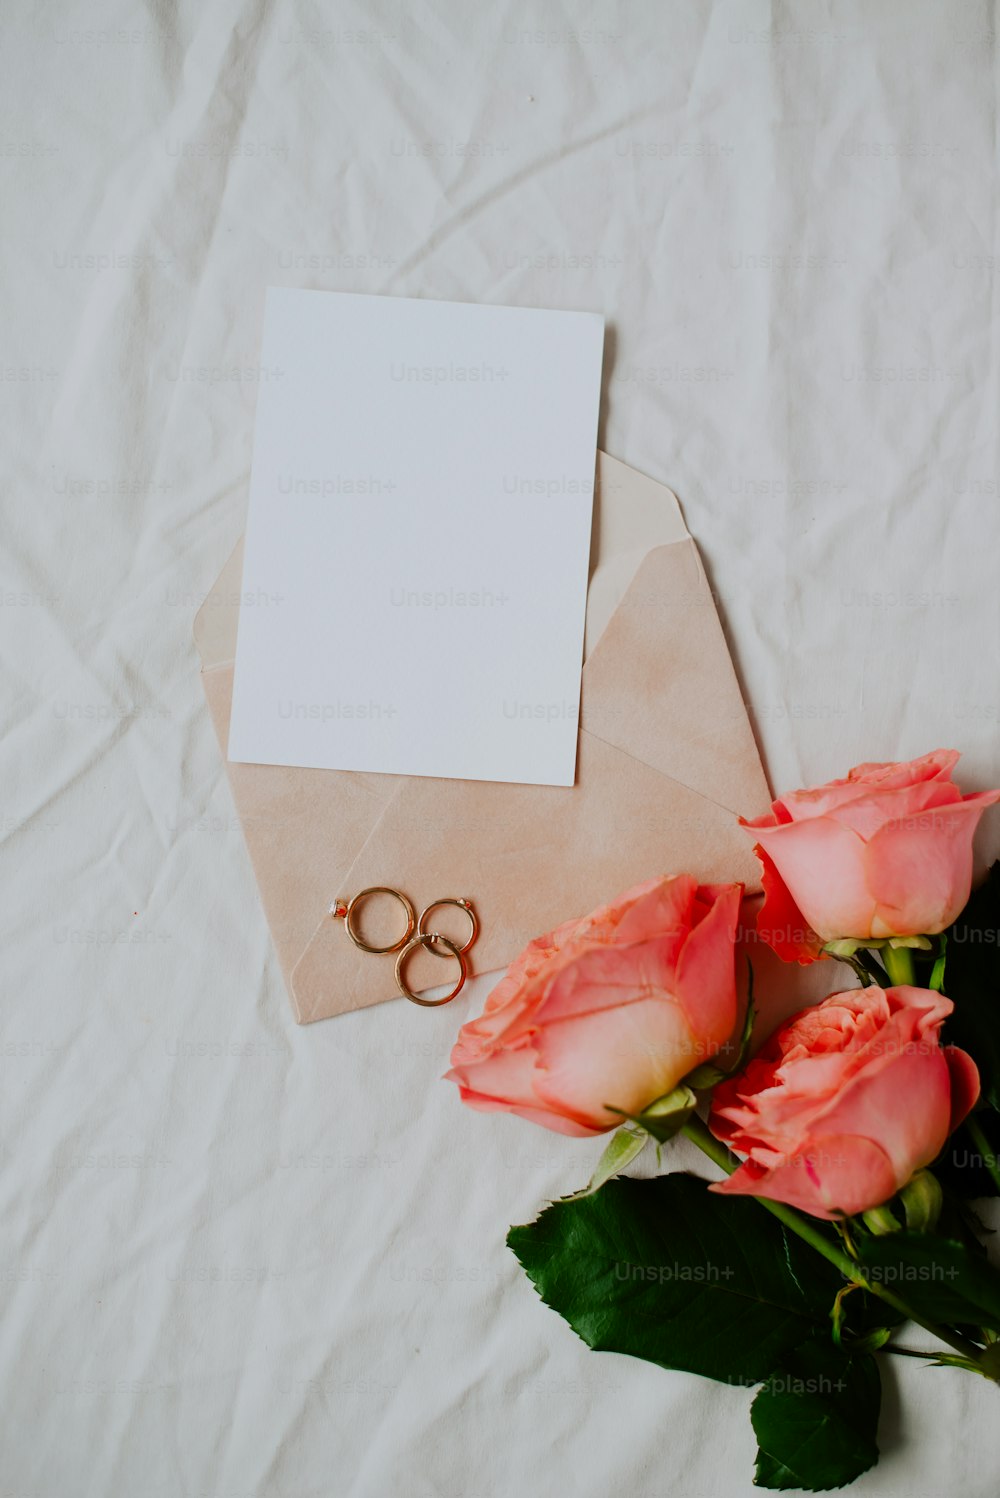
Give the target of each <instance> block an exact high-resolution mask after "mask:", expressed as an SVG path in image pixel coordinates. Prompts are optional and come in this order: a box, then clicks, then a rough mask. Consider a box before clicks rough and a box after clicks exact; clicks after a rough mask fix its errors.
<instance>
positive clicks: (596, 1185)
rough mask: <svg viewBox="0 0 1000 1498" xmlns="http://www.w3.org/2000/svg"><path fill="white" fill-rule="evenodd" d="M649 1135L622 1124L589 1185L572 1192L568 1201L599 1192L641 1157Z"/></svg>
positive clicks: (634, 1126)
mask: <svg viewBox="0 0 1000 1498" xmlns="http://www.w3.org/2000/svg"><path fill="white" fill-rule="evenodd" d="M649 1137H650V1136H649V1135H648V1134H647V1132H646V1130H645V1129H640V1128H639V1127H638V1126H637V1125H636V1124H632V1123H627V1124H622V1126H621V1128H620V1129H616V1130H615V1132H614V1133H613V1134H612V1136H611V1138H610V1139H609V1140H608V1143H607V1146H606V1148H605V1150H604V1153H603V1155H602V1156H601V1158H600V1159H599V1160H598V1162H597V1168H596V1169H595V1171H594V1174H593V1175H592V1176H591V1178H590V1181H589V1183H588V1184H587V1185H586V1186H585V1187H584V1188H583V1190H582V1191H574V1193H573V1195H572V1196H571V1197H567V1198H566V1199H567V1200H568V1201H578V1200H579V1199H580V1198H581V1197H584V1196H591V1195H592V1194H593V1193H594V1192H595V1191H600V1189H601V1187H602V1186H603V1185H604V1184H605V1182H607V1181H610V1180H611V1178H612V1176H616V1175H617V1174H618V1173H619V1171H622V1170H624V1169H625V1167H626V1165H630V1164H631V1163H632V1161H633V1160H634V1159H635V1158H636V1156H637V1155H641V1154H642V1152H643V1150H644V1149H645V1148H646V1145H647V1144H648V1143H649Z"/></svg>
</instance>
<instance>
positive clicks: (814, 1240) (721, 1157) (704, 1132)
mask: <svg viewBox="0 0 1000 1498" xmlns="http://www.w3.org/2000/svg"><path fill="white" fill-rule="evenodd" d="M682 1132H683V1133H684V1134H686V1135H687V1137H688V1139H690V1140H691V1142H692V1144H696V1145H697V1146H698V1148H699V1149H700V1150H702V1151H703V1152H704V1154H706V1155H707V1156H708V1158H709V1159H710V1160H713V1161H714V1162H715V1164H716V1165H718V1166H719V1167H720V1169H722V1170H724V1171H725V1172H726V1174H727V1175H732V1173H733V1171H734V1170H736V1169H737V1167H738V1166H739V1164H740V1161H739V1160H737V1158H736V1156H735V1155H731V1154H730V1152H729V1150H727V1149H726V1146H725V1145H724V1144H720V1142H719V1141H718V1140H717V1139H716V1138H715V1136H714V1135H713V1134H710V1133H709V1130H708V1126H707V1124H705V1123H703V1122H702V1120H701V1119H700V1118H698V1117H697V1116H695V1117H693V1118H691V1119H690V1120H689V1121H688V1123H687V1124H685V1126H684V1129H683V1131H682ZM754 1201H756V1202H759V1203H760V1205H761V1206H762V1207H765V1208H766V1209H767V1211H768V1212H770V1213H771V1215H772V1216H773V1217H777V1219H778V1221H779V1222H783V1223H784V1225H785V1227H787V1228H789V1229H790V1230H791V1231H792V1232H793V1233H795V1234H797V1236H798V1237H799V1238H801V1239H803V1241H804V1242H806V1243H808V1244H809V1245H810V1246H811V1247H812V1248H814V1249H815V1250H816V1252H817V1253H820V1254H822V1255H823V1257H824V1259H829V1261H830V1263H831V1264H833V1265H835V1266H836V1268H837V1269H839V1270H840V1272H841V1274H842V1275H843V1276H844V1278H845V1279H846V1280H847V1281H849V1282H850V1283H851V1284H858V1283H860V1284H862V1285H863V1287H864V1289H866V1290H870V1291H871V1293H872V1294H873V1295H877V1296H878V1298H879V1299H880V1300H884V1301H885V1302H886V1304H887V1305H890V1306H892V1307H893V1308H894V1309H895V1310H897V1311H898V1312H899V1313H900V1315H901V1316H905V1317H906V1319H907V1320H908V1321H915V1322H916V1324H917V1325H918V1326H922V1327H923V1328H924V1330H925V1331H928V1332H930V1333H931V1335H932V1336H934V1337H937V1338H939V1340H940V1341H942V1342H947V1344H948V1346H949V1347H953V1348H954V1349H955V1351H956V1352H960V1353H961V1354H962V1356H963V1357H966V1358H972V1359H973V1360H976V1359H978V1358H980V1357H981V1356H982V1351H983V1349H982V1348H981V1347H977V1346H976V1344H975V1342H970V1341H968V1340H967V1339H966V1338H965V1337H962V1336H960V1335H959V1334H958V1332H952V1331H949V1330H948V1328H947V1327H943V1326H938V1325H937V1324H936V1323H935V1322H933V1321H925V1320H924V1318H923V1317H922V1316H918V1315H917V1313H916V1311H914V1310H913V1309H912V1307H911V1306H908V1305H907V1303H906V1301H905V1300H903V1299H902V1297H901V1296H899V1295H896V1294H895V1293H894V1292H893V1291H892V1290H888V1289H886V1287H885V1285H883V1284H880V1283H879V1282H878V1281H875V1280H872V1281H870V1280H861V1281H859V1280H858V1265H857V1264H855V1262H854V1260H853V1259H851V1258H850V1257H849V1256H848V1255H847V1254H846V1253H844V1251H843V1250H842V1249H839V1248H837V1247H836V1245H835V1244H833V1243H830V1242H829V1240H828V1239H826V1238H825V1237H824V1236H823V1234H822V1233H821V1232H820V1231H819V1230H818V1229H817V1228H814V1227H813V1225H812V1223H811V1222H810V1221H809V1219H808V1218H806V1217H802V1216H801V1215H800V1214H799V1213H798V1212H796V1211H795V1209H794V1207H786V1206H785V1204H784V1202H772V1201H768V1200H767V1198H766V1197H763V1196H755V1197H754Z"/></svg>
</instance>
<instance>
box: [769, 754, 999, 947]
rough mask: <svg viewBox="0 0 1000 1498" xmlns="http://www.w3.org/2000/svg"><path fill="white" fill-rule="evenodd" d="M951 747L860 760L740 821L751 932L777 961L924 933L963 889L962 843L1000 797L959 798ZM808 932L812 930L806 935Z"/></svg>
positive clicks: (967, 864) (937, 926) (968, 844)
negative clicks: (748, 867)
mask: <svg viewBox="0 0 1000 1498" xmlns="http://www.w3.org/2000/svg"><path fill="white" fill-rule="evenodd" d="M957 761H958V752H957V750H954V749H938V750H935V752H934V753H933V754H925V755H924V756H923V758H922V759H915V760H911V761H910V762H909V763H908V764H899V765H896V764H879V765H876V764H871V765H858V766H857V768H856V769H854V770H851V772H850V774H849V775H848V776H847V779H846V780H831V781H830V783H829V785H823V786H818V787H816V788H814V789H813V790H805V791H792V792H791V794H790V795H787V796H782V797H780V798H779V799H778V800H777V801H775V802H774V803H773V805H772V807H771V811H770V813H769V814H768V815H767V816H764V817H758V818H757V820H756V821H753V822H744V823H743V825H744V826H745V827H749V828H750V829H751V830H752V831H753V833H754V834H755V836H756V838H757V847H756V853H757V856H758V858H759V859H760V861H761V863H762V864H763V866H764V872H763V876H762V883H763V886H764V892H765V894H766V896H767V899H766V901H765V904H764V908H763V910H762V911H761V915H760V922H759V930H760V933H761V935H762V936H763V937H764V938H765V940H767V941H768V942H769V943H770V945H771V946H773V947H774V949H775V951H776V952H778V953H779V955H780V956H782V957H784V958H785V960H786V961H792V960H794V959H796V958H797V959H798V960H799V961H800V962H811V961H813V960H814V959H815V958H816V957H818V956H819V954H820V948H821V946H822V945H823V943H825V942H830V941H837V940H840V939H843V938H851V939H854V940H857V941H865V940H871V939H873V938H881V937H889V936H920V935H924V936H930V935H933V934H934V933H935V932H938V931H943V930H944V928H945V927H946V926H950V925H951V923H952V921H953V920H955V918H956V916H958V915H959V914H960V912H961V911H962V909H963V907H964V905H965V903H966V901H967V900H968V898H969V892H970V890H971V887H972V838H973V834H974V833H975V830H976V826H977V824H978V822H979V818H980V817H981V816H982V814H983V812H984V810H985V809H986V807H987V806H992V805H993V803H994V802H996V801H1000V790H996V791H982V792H981V793H980V794H979V795H975V796H963V795H962V793H961V792H960V791H959V789H958V787H957V786H956V785H955V784H954V783H953V781H952V778H951V772H952V770H953V769H954V768H955V765H956V763H957ZM810 928H811V929H810Z"/></svg>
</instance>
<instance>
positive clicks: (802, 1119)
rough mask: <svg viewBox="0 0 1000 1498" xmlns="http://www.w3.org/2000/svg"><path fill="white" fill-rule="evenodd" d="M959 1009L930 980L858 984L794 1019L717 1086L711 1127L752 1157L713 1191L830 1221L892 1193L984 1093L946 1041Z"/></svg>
mask: <svg viewBox="0 0 1000 1498" xmlns="http://www.w3.org/2000/svg"><path fill="white" fill-rule="evenodd" d="M953 1007H954V1006H953V1005H952V1002H951V1000H950V999H946V998H945V997H944V995H943V994H939V993H932V992H931V991H930V990H929V989H924V988H905V987H901V988H886V989H882V988H877V987H873V988H855V989H851V990H849V991H848V992H847V993H835V994H831V995H830V997H829V998H827V999H824V1000H823V1002H822V1003H821V1004H817V1005H816V1006H815V1007H814V1008H812V1009H803V1010H802V1011H801V1013H799V1014H796V1015H795V1016H793V1018H792V1019H791V1020H789V1021H788V1023H787V1024H785V1025H783V1026H782V1027H781V1029H779V1030H778V1031H777V1032H776V1033H775V1034H774V1035H772V1036H771V1038H770V1039H769V1040H768V1041H767V1043H766V1044H765V1045H764V1047H763V1049H762V1050H761V1051H760V1052H759V1053H758V1055H757V1056H756V1057H755V1058H754V1060H753V1061H751V1062H750V1064H749V1065H748V1066H747V1067H746V1069H745V1070H744V1071H743V1072H742V1073H741V1074H740V1075H739V1076H736V1077H734V1078H732V1080H730V1081H727V1082H723V1083H721V1084H720V1085H719V1086H718V1087H717V1088H716V1089H715V1092H714V1094H713V1097H712V1112H711V1115H710V1117H709V1120H708V1126H709V1128H710V1129H711V1131H712V1133H713V1134H714V1135H715V1137H716V1138H717V1139H721V1140H722V1141H723V1143H725V1144H727V1145H729V1146H730V1148H731V1149H733V1150H735V1151H736V1152H737V1153H738V1154H741V1155H746V1156H748V1158H747V1160H746V1161H745V1163H744V1164H743V1165H741V1166H740V1168H739V1169H738V1170H737V1171H736V1172H735V1174H734V1175H731V1176H730V1177H729V1179H728V1180H726V1181H720V1182H719V1183H718V1184H716V1185H713V1186H712V1188H711V1189H712V1190H713V1191H719V1192H722V1193H723V1194H725V1195H728V1196H763V1197H767V1198H768V1199H769V1200H771V1201H776V1202H786V1203H787V1204H788V1205H789V1206H792V1207H799V1208H801V1209H802V1211H804V1212H809V1213H811V1215H812V1216H813V1217H825V1218H834V1217H839V1216H840V1215H842V1214H847V1215H849V1216H854V1215H856V1214H857V1213H859V1212H867V1211H868V1210H869V1209H870V1208H872V1207H877V1206H880V1205H881V1204H882V1203H883V1202H886V1201H888V1200H889V1198H890V1197H892V1196H894V1195H895V1193H896V1192H897V1191H899V1190H900V1189H901V1188H902V1187H903V1186H905V1185H906V1183H907V1182H908V1181H909V1180H910V1178H911V1176H913V1175H914V1174H915V1172H916V1171H918V1170H920V1169H922V1168H923V1167H924V1166H925V1165H929V1164H930V1163H931V1161H932V1160H934V1159H936V1157H937V1156H938V1155H939V1154H940V1152H941V1150H942V1148H943V1146H944V1143H945V1140H946V1139H947V1138H948V1135H949V1134H950V1133H951V1132H952V1130H953V1129H955V1128H957V1127H958V1125H959V1124H960V1123H961V1122H962V1119H963V1118H964V1117H965V1115H966V1114H967V1113H968V1112H969V1110H970V1108H971V1107H972V1106H973V1104H974V1103H975V1101H976V1099H977V1097H978V1096H979V1073H978V1071H977V1070H976V1066H975V1063H974V1061H973V1060H972V1058H971V1057H970V1056H967V1055H966V1054H965V1052H964V1051H960V1050H958V1049H957V1047H955V1046H941V1045H940V1044H939V1041H938V1036H939V1033H940V1030H941V1025H942V1022H943V1021H944V1020H945V1019H946V1018H947V1016H948V1015H949V1014H950V1013H951V1011H952V1008H953Z"/></svg>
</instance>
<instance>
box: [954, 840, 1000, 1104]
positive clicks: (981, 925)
mask: <svg viewBox="0 0 1000 1498" xmlns="http://www.w3.org/2000/svg"><path fill="white" fill-rule="evenodd" d="M947 936H948V966H947V971H946V974H945V993H946V994H947V995H948V997H949V999H951V1000H952V1002H953V1003H954V1005H955V1012H954V1014H952V1015H950V1016H949V1018H948V1019H947V1020H946V1022H945V1027H944V1029H945V1039H946V1040H947V1041H949V1042H950V1043H951V1044H952V1045H957V1046H961V1047H962V1049H963V1050H964V1051H968V1052H969V1053H970V1055H971V1056H972V1057H973V1058H974V1059H975V1062H976V1065H977V1066H978V1067H979V1075H980V1077H981V1078H982V1084H983V1097H984V1098H985V1099H986V1100H987V1101H988V1102H989V1103H991V1104H992V1106H993V1107H994V1108H996V1109H998V1110H1000V863H995V864H994V865H993V867H992V868H991V869H990V872H989V874H988V875H987V876H986V879H985V881H984V882H983V883H982V884H981V885H980V886H979V888H978V889H977V890H975V891H974V892H973V895H972V897H971V899H970V900H969V903H968V905H966V907H965V909H964V910H963V911H962V914H961V915H960V916H959V918H958V920H957V921H956V922H955V924H954V925H953V926H952V927H950V928H949V930H948V933H947Z"/></svg>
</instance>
